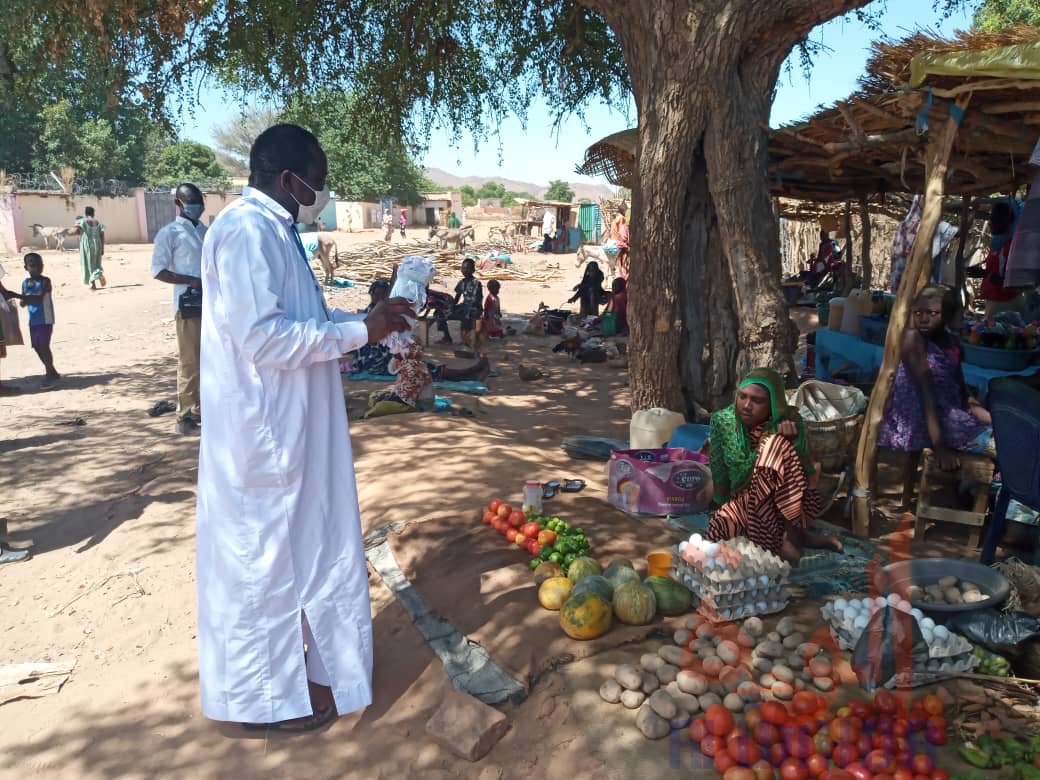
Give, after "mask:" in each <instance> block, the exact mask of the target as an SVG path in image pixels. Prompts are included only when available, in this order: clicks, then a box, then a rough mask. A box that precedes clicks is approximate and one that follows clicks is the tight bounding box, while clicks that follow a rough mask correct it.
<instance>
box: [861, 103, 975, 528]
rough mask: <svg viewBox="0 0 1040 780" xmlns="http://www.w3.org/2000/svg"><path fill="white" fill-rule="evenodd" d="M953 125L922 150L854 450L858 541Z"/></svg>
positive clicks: (923, 272)
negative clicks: (911, 215) (904, 243)
mask: <svg viewBox="0 0 1040 780" xmlns="http://www.w3.org/2000/svg"><path fill="white" fill-rule="evenodd" d="M970 99H971V93H970V92H966V93H964V94H961V95H958V97H957V101H956V103H957V107H958V108H960V109H961V111H960V112H958V114H959V115H961V114H962V113H963V110H964V108H965V107H966V106H967V104H968V101H969V100H970ZM957 126H958V123H957V122H956V121H955V120H954V119H953V117H952V116H951V117H950V118H949V119H947V120H946V124H945V126H944V127H943V128H942V130H941V131H939V132H938V133H936V134H935V135H929V138H928V146H927V148H926V149H925V191H924V206H923V208H922V209H921V226H920V228H919V229H918V231H917V237H916V239H915V240H914V246H913V249H912V250H911V252H910V258H909V260H907V264H906V270H905V271H904V272H903V278H902V280H901V281H900V283H899V289H898V291H897V292H896V300H895V304H894V305H893V307H892V319H891V320H890V321H889V325H888V334H887V335H886V336H885V352H884V357H883V359H882V361H881V369H880V370H879V371H878V378H877V382H876V383H875V384H874V390H873V391H872V392H871V394H870V403H869V404H868V406H867V413H866V415H865V417H864V420H863V430H862V431H861V432H860V436H859V445H858V447H857V449H856V479H855V483H854V486H853V489H852V531H853V533H855V534H859V535H860V536H867V535H869V533H870V490H871V487H872V485H871V481H872V480H871V476H872V474H873V473H874V464H875V462H876V460H877V437H878V427H879V426H880V425H881V417H882V415H883V414H884V412H885V406H886V404H887V403H888V395H889V393H890V392H891V390H892V383H893V382H894V380H895V374H896V368H897V367H898V366H899V353H900V345H901V344H902V341H903V331H904V330H905V329H906V324H907V322H908V320H909V319H910V303H911V301H912V300H913V298H914V296H915V295H916V294H917V291H918V290H919V289H921V287H923V286H924V285H925V284H926V283H927V281H928V276H929V275H930V274H931V270H932V238H933V237H934V235H935V229H936V228H937V227H938V226H939V222H940V221H941V220H942V206H943V195H944V194H945V180H946V171H947V167H948V165H949V161H950V151H951V150H952V149H953V142H954V139H955V138H956V137H957Z"/></svg>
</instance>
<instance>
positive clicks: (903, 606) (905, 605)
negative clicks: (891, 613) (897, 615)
mask: <svg viewBox="0 0 1040 780" xmlns="http://www.w3.org/2000/svg"><path fill="white" fill-rule="evenodd" d="M896 609H898V610H899V611H900V612H905V613H906V614H908V615H909V614H910V602H909V601H900V602H899V605H898V606H897V607H896Z"/></svg>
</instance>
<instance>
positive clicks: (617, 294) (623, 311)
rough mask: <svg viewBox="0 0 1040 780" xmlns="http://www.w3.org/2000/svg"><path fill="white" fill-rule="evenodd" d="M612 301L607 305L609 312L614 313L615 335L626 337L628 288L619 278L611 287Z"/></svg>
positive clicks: (605, 311)
mask: <svg viewBox="0 0 1040 780" xmlns="http://www.w3.org/2000/svg"><path fill="white" fill-rule="evenodd" d="M610 293H611V295H610V301H609V302H608V303H607V308H606V309H605V310H604V314H606V313H607V312H614V317H615V321H614V322H615V326H614V333H615V334H616V335H618V336H624V335H625V334H627V333H628V287H627V284H626V283H625V280H624V279H622V278H620V277H618V278H617V279H615V280H614V282H613V284H611V286H610Z"/></svg>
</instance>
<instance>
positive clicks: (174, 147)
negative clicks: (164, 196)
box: [147, 141, 228, 185]
mask: <svg viewBox="0 0 1040 780" xmlns="http://www.w3.org/2000/svg"><path fill="white" fill-rule="evenodd" d="M147 177H148V181H150V182H152V183H154V184H178V183H180V182H184V181H190V182H194V183H195V184H203V183H205V184H217V185H220V184H227V181H228V175H227V171H226V170H225V169H224V167H223V166H222V165H221V164H220V163H218V162H217V157H216V155H215V154H214V153H213V150H212V149H210V148H209V147H208V146H206V145H205V144H200V143H196V142H195V141H179V142H177V143H174V144H170V145H169V146H167V147H166V148H165V149H163V150H162V152H161V153H160V154H159V157H158V159H157V160H156V161H155V163H154V166H153V167H152V168H150V169H149V170H148V171H147Z"/></svg>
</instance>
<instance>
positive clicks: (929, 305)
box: [878, 284, 996, 470]
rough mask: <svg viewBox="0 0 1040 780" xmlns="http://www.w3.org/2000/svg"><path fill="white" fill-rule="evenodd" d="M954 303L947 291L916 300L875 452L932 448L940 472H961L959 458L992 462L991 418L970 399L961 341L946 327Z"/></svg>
mask: <svg viewBox="0 0 1040 780" xmlns="http://www.w3.org/2000/svg"><path fill="white" fill-rule="evenodd" d="M956 306H957V304H956V301H955V300H954V298H953V295H952V293H951V292H950V290H949V289H948V288H946V287H943V286H942V285H938V284H930V285H928V286H926V287H925V288H924V289H923V290H921V292H920V293H918V295H917V297H916V298H915V299H914V303H913V306H912V308H911V326H912V327H909V328H907V330H906V332H905V333H904V334H903V344H902V347H901V359H900V361H899V368H898V370H897V371H896V380H895V384H894V385H893V387H892V395H891V397H890V398H889V402H888V408H887V410H886V412H885V417H884V420H883V421H882V423H881V429H880V431H879V433H878V446H880V447H886V448H889V449H894V450H903V451H905V452H916V451H919V450H923V449H925V448H926V447H930V448H931V449H932V450H933V451H934V452H935V456H936V458H937V459H938V462H939V466H940V467H941V468H943V469H945V470H953V469H956V468H958V467H959V466H960V459H959V458H958V457H957V452H958V451H960V452H970V453H974V454H977V455H988V456H989V457H996V449H995V447H994V444H993V427H992V421H991V419H990V415H989V412H988V411H986V409H985V408H984V407H983V406H982V405H981V404H980V403H979V402H978V401H976V400H975V399H974V398H971V397H970V396H969V395H968V392H967V390H966V388H965V386H964V374H963V372H962V371H961V346H960V340H959V339H958V338H957V336H955V335H954V334H952V333H951V332H950V331H949V330H948V329H947V326H948V325H949V323H950V320H951V319H952V318H953V315H954V313H955V311H956Z"/></svg>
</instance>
